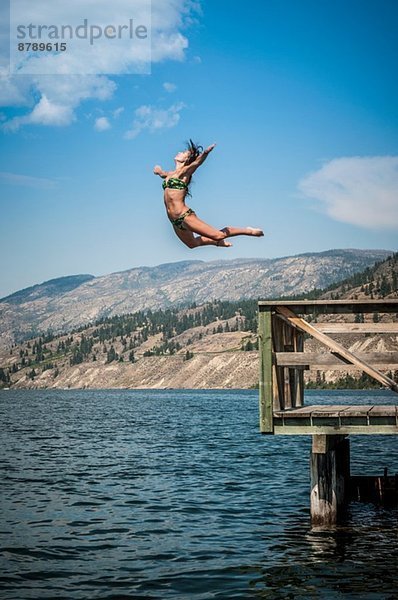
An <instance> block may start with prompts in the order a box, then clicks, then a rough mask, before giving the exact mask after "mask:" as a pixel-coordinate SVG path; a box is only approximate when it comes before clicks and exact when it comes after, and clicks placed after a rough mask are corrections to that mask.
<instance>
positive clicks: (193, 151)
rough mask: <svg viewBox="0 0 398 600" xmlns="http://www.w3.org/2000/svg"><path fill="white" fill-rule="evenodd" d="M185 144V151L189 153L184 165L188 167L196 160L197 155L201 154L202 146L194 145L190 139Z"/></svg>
mask: <svg viewBox="0 0 398 600" xmlns="http://www.w3.org/2000/svg"><path fill="white" fill-rule="evenodd" d="M186 144H187V150H188V152H189V157H188V158H187V160H186V161H185V163H184V164H185V165H190V164H191V163H192V162H193V161H194V160H195V159H196V158H198V156H199V154H202V152H203V146H200V145H199V144H195V142H193V141H192V140H191V139H189V141H188V142H186Z"/></svg>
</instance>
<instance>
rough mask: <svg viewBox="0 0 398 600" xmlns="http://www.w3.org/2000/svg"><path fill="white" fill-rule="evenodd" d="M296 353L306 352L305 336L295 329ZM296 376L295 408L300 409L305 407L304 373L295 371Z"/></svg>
mask: <svg viewBox="0 0 398 600" xmlns="http://www.w3.org/2000/svg"><path fill="white" fill-rule="evenodd" d="M294 351H295V352H304V334H303V333H302V332H301V331H298V330H297V329H295V331H294ZM295 376H296V397H295V403H294V406H295V407H297V408H299V407H300V406H303V405H304V371H303V369H297V368H296V369H295Z"/></svg>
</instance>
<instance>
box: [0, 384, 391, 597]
mask: <svg viewBox="0 0 398 600" xmlns="http://www.w3.org/2000/svg"><path fill="white" fill-rule="evenodd" d="M373 401H375V402H378V403H394V402H395V401H396V396H395V395H394V394H392V393H389V392H387V391H386V392H382V391H376V392H374V391H372V392H361V391H360V392H336V391H330V392H324V391H322V392H315V391H312V392H308V393H307V403H315V404H316V403H325V402H326V403H329V402H330V403H334V404H344V403H362V402H363V403H365V404H369V403H372V402H373ZM0 413H1V415H0V418H1V423H2V425H1V430H0V436H1V460H0V466H1V488H2V489H1V517H0V537H1V539H0V543H1V565H0V590H1V591H0V597H1V598H2V599H7V600H13V599H15V600H24V599H25V598H27V599H28V598H29V599H33V598H37V599H40V600H41V599H45V598H47V599H48V598H57V599H65V600H73V599H84V600H91V599H95V598H101V600H110V599H112V600H117V599H119V600H123V599H127V598H131V599H138V598H153V599H155V598H156V599H158V598H159V599H163V598H165V599H169V598H170V599H173V600H174V599H191V598H192V599H195V600H200V599H212V598H222V599H228V600H229V599H234V598H242V599H246V598H248V599H250V598H266V599H274V598H275V599H282V598H283V599H284V598H286V599H287V598H293V599H303V600H304V599H308V598H325V599H328V600H329V599H331V600H333V599H335V598H336V599H337V598H361V599H368V600H371V599H372V600H373V599H384V598H385V599H391V600H392V599H393V598H394V599H395V598H397V589H398V575H397V570H396V569H397V565H398V529H397V524H398V511H397V510H396V509H389V510H387V509H383V508H380V507H376V506H373V505H370V504H359V503H353V504H351V505H350V510H349V513H348V515H347V519H346V521H345V522H344V523H343V524H342V525H341V526H339V527H338V528H336V529H334V530H329V531H314V530H311V527H310V520H309V452H310V438H309V437H306V436H302V437H290V436H278V437H276V436H262V435H260V434H259V432H258V400H257V392H256V391H228V390H227V391H226V390H222V391H174V390H173V391H171V390H168V391H152V390H150V391H144V390H141V391H137V390H134V391H131V390H123V391H116V390H112V391H108V390H99V391H92V390H90V391H88V390H84V391H73V390H70V391H54V390H44V391H39V390H34V391H14V390H9V391H2V392H0ZM397 442H398V440H397V437H396V436H368V437H366V436H351V452H352V459H351V461H352V473H353V474H381V473H382V470H383V468H384V466H387V467H389V470H390V471H391V472H392V473H395V472H398V443H397Z"/></svg>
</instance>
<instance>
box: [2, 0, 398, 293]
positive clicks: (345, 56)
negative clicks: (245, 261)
mask: <svg viewBox="0 0 398 600" xmlns="http://www.w3.org/2000/svg"><path fill="white" fill-rule="evenodd" d="M37 1H40V2H42V3H43V2H44V1H45V0H37ZM48 1H49V0H48ZM118 1H119V2H123V0H118ZM152 11H153V19H154V20H153V25H154V31H153V32H152V33H153V39H152V44H153V60H152V72H151V74H150V75H134V74H120V75H98V76H91V77H90V76H84V75H82V76H68V75H47V76H42V77H38V78H37V77H36V78H34V77H31V78H30V77H29V76H27V75H14V76H9V75H8V74H7V69H6V68H5V67H4V65H6V61H5V60H3V74H2V76H1V78H2V82H1V90H2V91H1V93H0V100H1V104H2V107H1V108H0V113H1V123H2V126H1V128H2V131H1V132H0V144H1V155H2V161H1V167H0V170H1V173H0V197H1V220H0V269H1V273H2V277H1V280H0V297H2V296H5V295H6V294H8V293H11V292H12V291H15V290H17V289H21V288H23V287H26V286H29V285H32V284H34V283H39V282H41V281H44V280H48V279H51V278H54V277H60V276H63V275H70V274H77V273H91V274H93V275H102V274H106V273H110V272H114V271H121V270H124V269H128V268H131V267H135V266H141V265H155V264H160V263H165V262H173V261H178V260H187V259H202V260H216V259H220V258H221V259H230V258H238V257H264V258H266V257H276V256H284V255H290V254H296V253H300V252H309V251H322V250H327V249H330V248H387V249H392V250H396V249H397V240H398V236H397V230H398V135H397V133H398V113H397V110H396V107H397V106H398V78H397V77H396V64H397V59H398V42H397V36H396V23H397V18H398V4H397V2H395V1H394V0H381V1H380V0H378V1H376V0H349V1H348V2H347V1H342V0H334V1H333V2H332V1H331V0H328V1H327V0H301V1H300V2H298V1H297V0H256V1H253V2H251V3H243V2H241V1H237V0H202V1H201V2H193V1H187V0H154V1H153V3H152ZM162 28H164V30H162ZM3 33H4V32H3ZM143 107H144V108H143ZM189 137H192V138H193V139H195V140H197V141H199V142H200V143H202V144H203V145H208V144H210V143H212V142H217V148H216V149H215V150H214V152H213V153H212V155H211V156H210V157H209V158H208V160H207V162H206V163H205V165H203V167H201V169H200V170H199V171H198V172H197V173H196V175H195V180H194V184H193V185H192V199H190V201H189V205H190V206H192V207H193V208H194V209H195V210H196V212H197V213H198V215H199V217H201V218H202V219H203V220H205V221H207V222H209V223H211V224H212V225H214V226H217V227H223V226H225V225H242V226H246V225H251V226H260V227H262V228H263V229H264V231H265V237H264V238H262V239H260V240H259V239H250V238H235V239H234V240H233V243H234V246H233V248H230V249H220V248H215V247H207V248H200V249H196V250H189V249H188V248H186V247H185V246H183V245H182V244H181V242H179V240H178V239H177V237H176V236H175V234H174V233H173V230H172V228H171V226H170V224H169V222H168V221H167V218H166V215H165V212H164V206H163V200H162V190H161V180H160V179H159V178H157V177H155V176H154V175H153V174H152V168H153V166H154V164H156V163H160V164H161V165H162V166H163V168H165V169H171V168H172V166H173V161H172V158H173V156H174V154H175V152H176V151H177V150H179V149H180V148H181V147H182V145H183V142H184V141H185V140H186V139H187V138H189Z"/></svg>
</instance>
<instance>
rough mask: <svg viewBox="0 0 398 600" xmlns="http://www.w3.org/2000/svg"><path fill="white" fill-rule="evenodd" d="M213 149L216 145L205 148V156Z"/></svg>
mask: <svg viewBox="0 0 398 600" xmlns="http://www.w3.org/2000/svg"><path fill="white" fill-rule="evenodd" d="M215 147H216V144H212V145H211V146H209V147H208V148H206V150H205V154H209V152H211V151H212V150H213V149H214V148H215Z"/></svg>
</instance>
